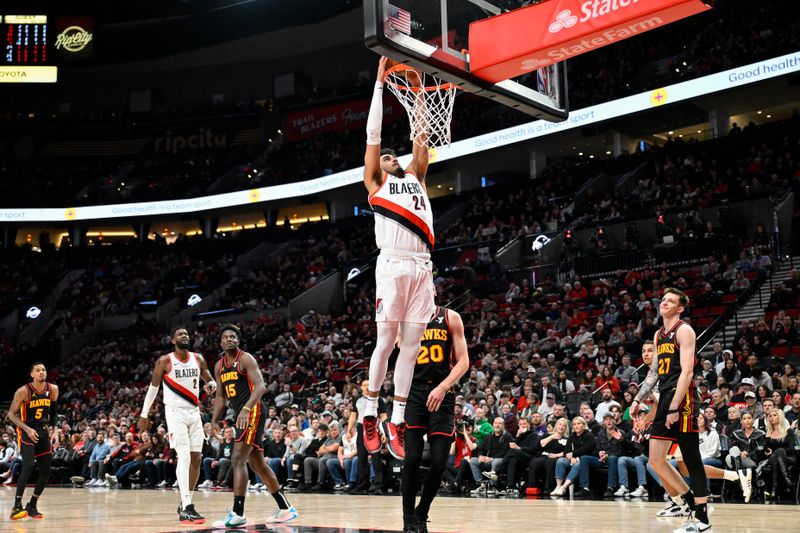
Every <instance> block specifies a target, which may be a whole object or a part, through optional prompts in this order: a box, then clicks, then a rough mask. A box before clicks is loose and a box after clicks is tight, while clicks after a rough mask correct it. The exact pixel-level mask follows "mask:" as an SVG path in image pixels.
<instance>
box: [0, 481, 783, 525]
mask: <svg viewBox="0 0 800 533" xmlns="http://www.w3.org/2000/svg"><path fill="white" fill-rule="evenodd" d="M289 497H290V501H291V502H292V504H293V505H294V506H295V507H297V510H298V512H299V513H300V518H298V519H297V520H296V521H294V522H290V523H289V524H286V525H283V526H272V525H270V526H266V525H264V522H263V520H264V518H265V517H266V516H267V514H268V513H269V512H271V511H273V510H274V508H275V502H274V501H273V499H272V498H271V497H270V496H269V495H268V494H266V493H263V492H261V493H255V494H254V493H250V494H249V495H248V497H247V501H246V503H245V510H246V514H247V517H248V519H249V524H250V526H249V527H248V529H247V530H248V531H282V532H286V533H289V532H293V533H317V532H319V533H337V532H342V533H344V532H348V533H357V532H359V531H372V532H376V533H379V532H382V531H387V532H389V531H392V532H394V531H397V532H399V531H401V530H402V529H403V518H402V513H401V506H400V497H399V496H351V495H348V494H289ZM179 500H180V498H179V496H178V491H177V489H163V490H159V489H154V490H123V489H119V490H108V489H79V488H55V487H48V489H47V490H46V491H45V493H44V495H43V496H42V500H41V503H40V505H39V510H40V511H41V512H42V513H44V515H45V519H44V520H43V521H41V522H34V521H32V520H31V519H24V520H21V521H19V522H11V521H9V520H8V518H7V517H3V520H4V523H3V527H2V528H1V529H2V530H3V531H14V532H24V531H54V530H57V531H61V532H89V531H109V532H115V531H131V532H132V531H137V532H142V533H144V532H158V533H167V532H173V531H184V532H190V531H224V529H215V528H214V527H213V526H212V525H211V524H212V523H213V522H214V521H216V520H219V519H221V518H222V517H223V516H224V514H225V513H226V512H227V510H228V509H230V506H231V502H232V495H231V493H230V492H205V491H198V492H196V493H195V496H194V500H195V504H196V505H197V509H198V511H199V512H200V513H201V514H203V516H205V517H206V519H207V522H206V523H205V524H203V525H202V526H197V527H191V526H184V525H182V524H180V523H179V522H178V521H177V514H176V512H175V509H176V507H177V506H178V502H179ZM13 501H14V489H13V487H3V488H2V489H0V508H2V509H10V508H11V506H12V504H13ZM663 506H664V504H663V503H660V502H639V501H625V502H623V501H590V500H578V501H574V502H573V501H569V500H550V499H544V500H524V499H485V498H455V497H441V498H437V499H436V500H434V502H433V507H432V508H431V515H430V519H431V522H430V523H429V524H428V526H429V527H428V528H429V530H430V531H431V532H451V531H453V532H455V531H457V532H461V533H489V532H500V531H558V532H563V533H568V532H575V533H585V532H587V531H592V532H604V531H607V532H609V533H612V532H613V533H625V532H630V533H639V532H641V531H650V532H655V533H657V532H664V533H668V532H670V531H672V529H673V528H676V527H679V526H680V525H681V524H682V522H681V519H679V518H670V519H664V518H661V519H657V518H656V517H655V513H656V511H658V510H660V509H661V508H663ZM713 507H714V509H713V511H712V515H711V517H712V520H713V522H714V530H715V531H719V532H730V533H734V532H741V533H756V532H760V531H793V530H794V528H795V527H796V522H797V507H796V506H794V505H786V506H783V505H777V506H767V505H741V504H714V505H713Z"/></svg>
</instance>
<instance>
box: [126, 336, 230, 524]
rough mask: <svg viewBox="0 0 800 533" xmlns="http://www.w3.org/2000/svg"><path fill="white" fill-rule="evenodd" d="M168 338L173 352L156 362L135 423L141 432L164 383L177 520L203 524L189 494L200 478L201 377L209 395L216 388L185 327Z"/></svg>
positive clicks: (201, 437) (147, 423) (201, 433)
mask: <svg viewBox="0 0 800 533" xmlns="http://www.w3.org/2000/svg"><path fill="white" fill-rule="evenodd" d="M171 338H172V344H173V345H174V346H175V351H173V352H171V353H168V354H167V355H162V356H161V357H159V358H158V360H157V361H156V366H155V368H154V369H153V378H152V380H151V381H150V387H149V388H148V390H147V395H146V396H145V399H144V406H143V407H142V413H141V416H140V417H139V424H138V426H139V431H140V432H146V431H147V430H148V429H149V425H150V424H149V421H148V419H147V417H148V416H149V414H150V408H151V407H152V405H153V401H154V400H155V399H156V396H157V395H158V388H159V387H160V386H161V383H162V382H163V383H164V411H165V414H166V418H167V432H168V433H169V444H170V446H171V447H172V448H174V449H175V451H176V452H177V454H178V464H177V467H176V474H177V477H178V488H179V489H180V492H181V505H180V507H178V520H180V521H181V522H182V523H184V524H202V523H204V522H205V520H206V519H205V518H204V517H203V516H201V515H200V514H199V513H198V512H197V511H196V510H195V508H194V504H192V494H193V491H194V488H195V486H196V485H197V480H198V478H199V477H200V459H201V458H202V451H203V441H204V440H205V433H204V432H203V421H202V420H201V418H200V409H199V408H198V406H199V405H200V380H201V379H202V380H203V381H205V386H204V387H203V388H204V390H205V391H206V392H207V393H208V394H209V395H211V394H213V393H214V392H215V391H216V389H217V384H216V382H215V381H214V378H213V377H212V376H211V372H209V370H208V364H206V360H205V359H204V358H203V356H202V355H200V354H199V353H194V352H190V351H189V347H190V346H191V340H190V339H189V332H188V330H187V329H186V327H184V326H177V327H175V328H173V329H172V335H171Z"/></svg>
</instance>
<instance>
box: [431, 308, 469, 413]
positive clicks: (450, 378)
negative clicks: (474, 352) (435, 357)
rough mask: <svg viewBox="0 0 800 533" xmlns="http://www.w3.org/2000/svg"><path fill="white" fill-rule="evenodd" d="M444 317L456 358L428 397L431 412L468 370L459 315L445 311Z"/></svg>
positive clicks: (462, 325)
mask: <svg viewBox="0 0 800 533" xmlns="http://www.w3.org/2000/svg"><path fill="white" fill-rule="evenodd" d="M445 317H446V319H447V323H448V325H449V326H450V334H451V335H452V338H453V352H454V353H455V356H456V364H455V365H453V368H452V369H450V373H449V374H448V375H447V377H446V378H444V380H443V381H442V382H441V383H439V384H438V385H437V386H436V388H435V389H433V390H432V391H431V393H430V394H429V395H428V402H427V406H428V410H429V411H431V412H433V411H438V410H439V406H440V405H441V404H442V401H443V400H444V396H445V394H447V391H448V390H450V388H451V387H453V385H455V384H456V383H458V380H460V379H461V378H462V377H463V376H464V374H466V373H467V370H469V352H468V351H467V339H466V337H465V336H464V322H463V321H462V320H461V315H459V314H458V313H457V312H455V311H453V310H451V309H445Z"/></svg>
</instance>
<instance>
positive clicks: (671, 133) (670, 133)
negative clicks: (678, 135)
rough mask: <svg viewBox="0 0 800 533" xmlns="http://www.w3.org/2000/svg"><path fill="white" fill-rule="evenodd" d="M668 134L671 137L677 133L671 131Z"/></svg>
mask: <svg viewBox="0 0 800 533" xmlns="http://www.w3.org/2000/svg"><path fill="white" fill-rule="evenodd" d="M667 133H668V134H669V135H674V134H675V132H674V131H669V132H667Z"/></svg>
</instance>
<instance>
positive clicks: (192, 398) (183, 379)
mask: <svg viewBox="0 0 800 533" xmlns="http://www.w3.org/2000/svg"><path fill="white" fill-rule="evenodd" d="M169 362H170V365H169V371H168V372H167V373H166V374H164V405H167V406H169V407H197V406H198V405H200V400H199V398H200V364H199V363H198V362H197V355H195V354H194V353H193V352H189V359H187V360H186V361H185V362H184V361H181V360H180V359H178V358H177V356H176V355H175V352H172V353H170V354H169Z"/></svg>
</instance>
